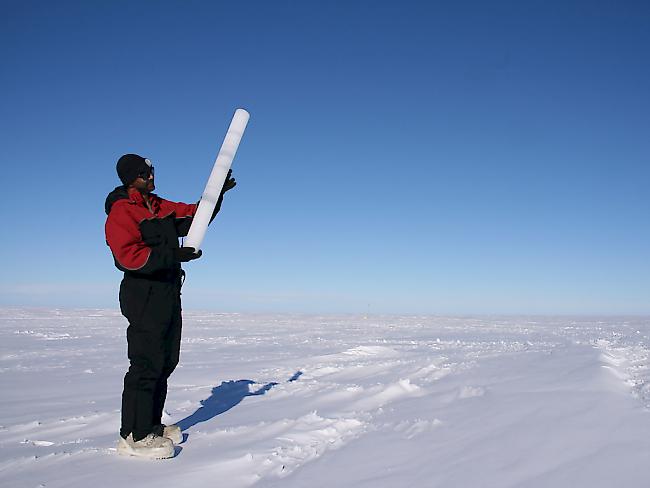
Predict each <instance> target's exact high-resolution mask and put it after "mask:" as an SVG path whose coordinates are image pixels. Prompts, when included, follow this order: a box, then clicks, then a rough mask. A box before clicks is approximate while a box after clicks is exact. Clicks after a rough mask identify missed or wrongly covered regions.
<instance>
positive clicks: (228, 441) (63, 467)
mask: <svg viewBox="0 0 650 488" xmlns="http://www.w3.org/2000/svg"><path fill="white" fill-rule="evenodd" d="M125 328H126V323H125V321H124V319H123V318H122V317H121V316H120V314H119V313H118V312H117V311H105V310H24V309H4V310H0V344H1V345H2V346H1V349H0V387H1V388H2V392H3V395H2V403H1V404H0V405H1V406H0V486H2V487H3V488H4V487H5V486H6V487H14V486H15V487H23V486H25V487H37V486H45V487H48V488H49V487H73V488H74V487H88V486H93V487H94V488H103V487H114V486H131V485H133V486H142V487H148V486H161V483H162V485H163V486H191V487H203V486H205V487H212V486H223V487H227V488H232V487H234V488H236V487H246V486H252V485H255V486H281V487H304V486H318V487H372V488H386V487H396V486H414V487H445V488H447V487H474V486H481V487H539V488H541V487H548V486H553V487H583V486H584V487H590V488H592V487H599V486H603V487H604V486H612V485H614V484H616V485H619V484H620V485H625V486H626V487H646V486H648V480H650V464H649V463H648V462H647V460H648V459H649V457H648V456H649V455H650V436H648V435H647V432H649V431H650V430H649V428H650V411H649V407H650V386H649V385H650V373H649V371H650V370H649V366H650V349H649V348H650V339H649V336H650V321H649V320H648V319H645V318H636V319H631V318H622V319H614V318H608V319H600V320H599V319H587V318H585V319H576V318H557V317H556V318H531V317H510V318H503V317H484V318H481V317H427V316H402V317H370V318H365V317H362V316H280V315H276V316H271V315H240V314H223V313H222V314H218V313H207V312H205V313H198V312H185V315H184V329H183V334H184V337H183V343H182V355H181V363H180V365H179V367H178V369H177V370H176V372H175V373H174V375H173V376H172V378H171V381H170V391H169V395H168V400H167V405H166V412H165V418H164V421H165V422H167V423H172V422H174V423H178V425H180V426H181V428H182V430H183V434H184V438H185V440H184V442H183V443H182V444H181V445H180V446H178V448H177V454H176V457H175V458H174V459H171V460H167V461H143V460H137V459H132V458H124V457H120V456H117V455H116V452H115V445H116V441H117V431H118V428H119V415H120V413H119V408H120V394H121V387H122V378H123V375H124V372H125V370H126V368H127V360H126V344H125Z"/></svg>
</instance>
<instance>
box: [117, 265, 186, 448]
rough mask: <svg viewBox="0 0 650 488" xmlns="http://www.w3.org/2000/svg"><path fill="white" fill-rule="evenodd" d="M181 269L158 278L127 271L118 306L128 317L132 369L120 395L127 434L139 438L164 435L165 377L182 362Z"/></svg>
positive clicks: (123, 434) (165, 273) (123, 423)
mask: <svg viewBox="0 0 650 488" xmlns="http://www.w3.org/2000/svg"><path fill="white" fill-rule="evenodd" d="M181 273H182V271H181V270H180V269H178V270H168V271H165V272H164V273H159V274H158V276H151V275H147V276H142V275H141V276H138V275H137V274H136V273H129V272H126V273H125V274H124V279H123V280H122V283H121V285H120V309H121V311H122V315H124V316H125V317H126V318H127V319H128V321H129V327H128V329H127V332H126V337H127V343H128V356H129V361H130V366H129V370H128V371H127V373H126V375H125V376H124V392H123V393H122V426H121V428H120V435H121V436H122V437H123V438H126V437H128V435H129V434H133V438H134V439H135V440H136V441H137V440H140V439H142V438H144V437H146V436H147V435H148V434H150V433H151V432H155V433H158V434H160V433H161V430H162V427H161V425H162V412H163V407H164V405H165V398H166V396H167V378H169V376H170V375H171V374H172V371H174V368H176V365H177V364H178V359H179V355H180V345H181V325H182V324H181V298H180V288H181V284H182V283H181V280H182V278H181Z"/></svg>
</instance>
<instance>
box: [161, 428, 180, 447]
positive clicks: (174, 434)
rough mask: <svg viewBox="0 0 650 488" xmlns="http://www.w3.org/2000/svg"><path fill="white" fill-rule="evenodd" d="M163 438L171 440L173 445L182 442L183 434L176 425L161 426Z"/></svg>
mask: <svg viewBox="0 0 650 488" xmlns="http://www.w3.org/2000/svg"><path fill="white" fill-rule="evenodd" d="M163 437H167V439H171V441H172V442H173V443H174V444H180V443H181V442H183V433H182V432H181V428H180V427H179V426H178V425H163Z"/></svg>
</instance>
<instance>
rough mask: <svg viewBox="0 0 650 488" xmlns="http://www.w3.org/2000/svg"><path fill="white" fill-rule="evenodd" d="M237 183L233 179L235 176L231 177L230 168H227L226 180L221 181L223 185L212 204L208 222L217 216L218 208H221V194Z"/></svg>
mask: <svg viewBox="0 0 650 488" xmlns="http://www.w3.org/2000/svg"><path fill="white" fill-rule="evenodd" d="M236 185H237V182H236V181H235V178H233V177H232V170H231V169H229V170H228V175H227V176H226V181H224V182H223V187H222V188H221V195H219V200H217V204H216V205H215V206H214V211H213V212H212V216H211V217H210V222H208V223H209V224H211V223H212V221H213V220H214V218H215V217H216V216H217V214H218V213H219V210H221V204H222V203H223V195H224V194H225V193H226V192H227V191H228V190H232V189H233V188H235V186H236Z"/></svg>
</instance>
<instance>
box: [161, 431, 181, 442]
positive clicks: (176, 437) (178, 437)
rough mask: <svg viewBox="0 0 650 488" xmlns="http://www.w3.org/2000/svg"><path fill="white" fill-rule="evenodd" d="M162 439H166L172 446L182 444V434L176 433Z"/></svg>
mask: <svg viewBox="0 0 650 488" xmlns="http://www.w3.org/2000/svg"><path fill="white" fill-rule="evenodd" d="M177 432H178V431H177ZM164 437H167V439H169V440H170V441H172V442H173V443H174V444H180V443H181V442H183V433H182V432H178V434H177V435H174V434H166V435H164Z"/></svg>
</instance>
